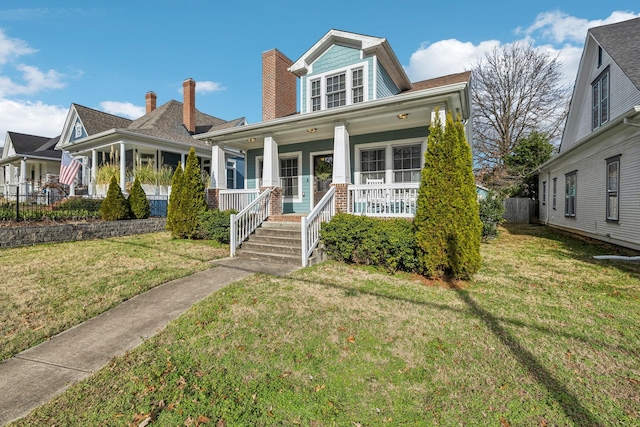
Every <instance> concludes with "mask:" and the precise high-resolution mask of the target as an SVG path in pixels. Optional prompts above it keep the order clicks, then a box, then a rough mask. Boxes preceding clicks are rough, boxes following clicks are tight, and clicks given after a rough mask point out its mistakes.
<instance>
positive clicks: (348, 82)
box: [305, 61, 369, 113]
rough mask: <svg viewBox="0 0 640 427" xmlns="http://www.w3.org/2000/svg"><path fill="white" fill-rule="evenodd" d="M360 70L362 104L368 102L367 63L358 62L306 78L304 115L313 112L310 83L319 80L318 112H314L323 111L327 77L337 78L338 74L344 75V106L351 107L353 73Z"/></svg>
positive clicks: (325, 105)
mask: <svg viewBox="0 0 640 427" xmlns="http://www.w3.org/2000/svg"><path fill="white" fill-rule="evenodd" d="M358 69H362V88H363V94H362V95H363V99H362V102H366V101H368V100H369V62H367V61H363V62H358V63H356V64H352V65H349V66H348V67H344V68H338V69H335V70H331V71H327V72H325V73H320V74H315V75H312V76H308V78H307V79H306V80H307V81H306V94H305V97H306V101H307V102H306V107H305V112H306V113H312V112H313V103H312V99H311V98H312V97H311V83H312V82H315V81H318V80H320V110H316V111H324V110H327V77H333V76H337V75H339V74H344V75H345V93H346V104H345V105H353V72H354V71H355V70H358ZM333 108H339V107H333Z"/></svg>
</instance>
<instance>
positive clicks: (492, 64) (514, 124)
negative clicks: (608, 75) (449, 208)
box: [471, 42, 570, 189]
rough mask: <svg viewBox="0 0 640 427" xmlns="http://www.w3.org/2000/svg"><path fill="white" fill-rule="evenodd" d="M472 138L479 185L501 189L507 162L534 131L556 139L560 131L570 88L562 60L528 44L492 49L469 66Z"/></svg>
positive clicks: (519, 43)
mask: <svg viewBox="0 0 640 427" xmlns="http://www.w3.org/2000/svg"><path fill="white" fill-rule="evenodd" d="M472 75H473V79H472V83H471V96H472V100H473V106H474V111H473V140H474V149H475V154H476V162H477V164H478V166H479V167H480V168H481V173H482V174H483V175H484V176H483V178H484V179H483V181H484V182H485V183H486V184H487V185H489V186H491V187H492V188H496V189H499V188H501V187H502V186H504V185H505V183H503V182H502V177H503V175H504V173H505V159H506V158H507V157H508V156H509V155H510V154H511V153H512V152H513V150H514V148H515V147H516V146H517V145H518V144H519V143H520V142H521V141H522V140H523V139H524V138H526V137H527V135H529V134H531V133H533V132H534V131H539V132H540V133H542V134H545V135H546V136H547V137H548V138H549V139H550V140H554V138H556V137H557V136H558V135H559V134H560V132H561V131H562V123H563V122H564V119H565V117H566V114H567V111H568V105H569V102H568V100H569V95H570V87H568V86H566V85H563V84H562V62H561V61H560V60H559V59H558V58H557V57H552V56H551V55H550V54H548V53H546V52H543V51H540V50H537V49H536V48H534V47H533V46H532V45H531V44H527V43H522V42H518V43H513V44H508V45H504V46H501V47H496V48H494V49H493V50H492V51H491V52H488V53H487V54H485V56H484V57H483V58H482V59H480V60H479V61H478V62H477V63H476V65H474V66H473V68H472Z"/></svg>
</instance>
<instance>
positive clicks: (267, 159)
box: [262, 134, 280, 187]
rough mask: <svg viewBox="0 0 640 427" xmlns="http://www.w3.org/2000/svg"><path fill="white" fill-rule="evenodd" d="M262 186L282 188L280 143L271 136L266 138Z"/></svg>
mask: <svg viewBox="0 0 640 427" xmlns="http://www.w3.org/2000/svg"><path fill="white" fill-rule="evenodd" d="M262 186H263V187H280V167H279V166H278V143H277V142H276V140H275V139H273V136H272V135H271V134H268V135H266V136H265V137H264V157H263V161H262Z"/></svg>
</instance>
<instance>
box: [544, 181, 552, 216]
mask: <svg viewBox="0 0 640 427" xmlns="http://www.w3.org/2000/svg"><path fill="white" fill-rule="evenodd" d="M550 189H551V172H547V193H549V190H550ZM545 197H546V199H547V203H546V205H547V215H546V216H545V220H544V223H545V225H549V205H550V204H551V200H550V199H549V194H545Z"/></svg>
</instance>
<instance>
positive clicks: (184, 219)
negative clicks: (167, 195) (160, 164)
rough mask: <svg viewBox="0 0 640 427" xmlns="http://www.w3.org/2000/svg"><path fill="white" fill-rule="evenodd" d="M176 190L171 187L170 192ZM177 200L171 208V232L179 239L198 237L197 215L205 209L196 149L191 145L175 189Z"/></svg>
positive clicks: (202, 184)
mask: <svg viewBox="0 0 640 427" xmlns="http://www.w3.org/2000/svg"><path fill="white" fill-rule="evenodd" d="M174 191H176V190H174V189H173V187H172V188H171V193H172V195H173V192H174ZM176 193H177V194H176V197H177V198H178V201H177V203H176V206H174V208H172V210H173V209H176V211H175V212H173V214H174V222H173V223H172V234H173V235H174V237H178V238H181V239H193V238H196V237H198V234H199V233H198V231H199V230H198V229H199V217H200V215H201V213H202V212H203V211H204V210H205V209H206V203H205V200H204V183H203V182H202V175H201V173H200V166H199V165H198V158H197V157H196V151H195V149H194V148H193V147H192V148H191V150H189V156H188V157H187V164H186V166H185V168H184V174H183V175H182V179H181V184H180V188H179V190H178V191H176Z"/></svg>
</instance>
